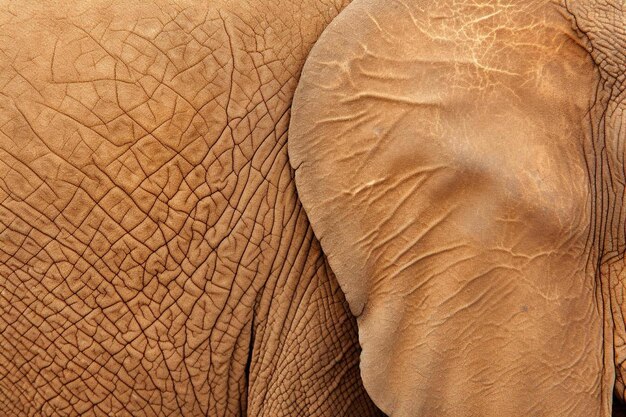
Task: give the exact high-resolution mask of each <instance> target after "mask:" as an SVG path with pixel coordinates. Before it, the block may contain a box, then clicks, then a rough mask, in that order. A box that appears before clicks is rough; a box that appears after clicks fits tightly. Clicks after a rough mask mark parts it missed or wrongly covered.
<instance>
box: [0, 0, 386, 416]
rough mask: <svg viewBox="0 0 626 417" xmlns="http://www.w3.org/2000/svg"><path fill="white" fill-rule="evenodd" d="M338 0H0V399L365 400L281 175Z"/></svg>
mask: <svg viewBox="0 0 626 417" xmlns="http://www.w3.org/2000/svg"><path fill="white" fill-rule="evenodd" d="M346 3H347V2H343V1H341V0H336V1H335V0H306V1H290V0H280V1H261V0H252V1H208V2H184V1H165V0H163V1H161V0H158V1H146V2H121V1H120V2H117V1H111V2H109V1H107V2H104V1H86V2H85V1H75V2H18V3H14V2H11V3H9V2H2V3H1V4H0V416H79V415H80V416H91V415H93V416H103V415H106V416H131V415H132V416H186V417H192V416H207V415H208V416H212V417H219V416H242V415H250V416H376V415H380V412H379V411H378V410H377V409H376V408H375V407H374V406H373V404H372V403H371V401H370V400H369V398H368V397H367V395H366V393H365V391H364V389H363V387H362V385H361V382H360V377H359V369H358V357H359V346H358V341H357V336H356V324H355V322H354V319H353V317H352V316H351V315H350V312H349V310H348V307H347V304H346V302H345V299H344V296H343V294H342V292H341V291H340V289H339V287H338V284H337V283H336V281H335V278H334V276H333V274H332V272H331V271H330V268H329V267H328V265H327V263H326V261H325V258H324V255H323V254H322V252H321V249H320V247H319V244H318V242H317V240H316V239H315V237H314V236H313V232H312V230H311V227H310V225H309V223H308V220H307V218H306V215H305V213H304V211H303V209H302V206H301V205H300V202H299V200H298V198H297V196H296V191H295V184H294V182H293V180H292V178H293V172H292V170H291V168H290V166H289V163H288V160H287V148H286V141H287V127H288V120H289V108H290V104H291V97H292V95H293V92H294V90H295V87H296V84H297V77H298V75H299V72H300V70H301V67H302V65H303V63H304V60H305V57H306V56H307V54H308V51H309V49H310V47H311V46H312V44H313V43H314V41H315V40H316V39H317V37H318V36H319V35H320V33H321V31H322V30H323V29H324V27H325V26H326V25H327V24H328V23H329V22H330V21H331V20H332V19H333V18H334V17H335V16H336V15H337V14H338V13H339V11H340V10H341V9H342V8H343V7H344V6H345V5H346Z"/></svg>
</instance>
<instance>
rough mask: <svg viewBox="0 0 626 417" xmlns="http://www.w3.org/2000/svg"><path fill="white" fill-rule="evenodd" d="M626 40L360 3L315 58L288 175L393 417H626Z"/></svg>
mask: <svg viewBox="0 0 626 417" xmlns="http://www.w3.org/2000/svg"><path fill="white" fill-rule="evenodd" d="M624 28H626V18H625V15H624V7H623V3H619V2H595V1H586V2H585V1H576V2H574V1H571V2H570V1H568V2H567V3H565V4H559V3H556V2H547V1H529V0H524V1H500V2H492V1H476V2H465V1H453V0H444V1H441V2H433V1H407V0H392V1H387V0H355V1H354V2H352V3H351V4H350V5H349V6H348V7H347V8H346V9H345V10H344V11H343V12H342V13H341V14H340V15H339V16H338V17H337V18H336V19H335V20H334V21H333V22H332V23H331V25H329V27H328V28H327V29H326V30H325V32H324V34H323V35H322V36H321V37H320V39H319V40H318V42H317V43H316V45H315V47H314V48H313V50H312V51H311V54H310V56H309V58H308V60H307V63H306V65H305V67H304V70H303V74H302V77H301V79H300V83H299V86H298V90H297V92H296V95H295V98H294V103H293V111H292V119H291V125H290V130H289V134H290V139H289V157H290V162H291V164H292V166H293V167H294V168H295V169H296V184H297V188H298V193H299V196H300V198H301V200H302V202H303V205H304V208H305V210H306V211H307V214H308V215H309V218H310V219H311V224H312V226H313V229H314V231H315V234H316V236H318V238H319V239H320V243H321V246H322V249H323V250H324V252H325V253H326V255H327V257H328V261H329V264H330V266H331V267H332V269H333V271H334V272H335V273H336V275H337V279H338V281H339V283H340V285H341V287H342V289H343V290H344V292H345V293H346V298H347V300H348V302H349V304H350V307H351V309H352V311H353V313H354V314H355V315H357V316H358V326H359V338H360V342H361V346H362V349H363V351H362V356H361V372H362V376H363V381H364V385H365V387H366V389H367V391H368V393H369V394H370V395H371V397H372V399H373V400H374V402H375V403H376V404H377V405H378V406H379V407H380V408H381V410H383V411H384V412H385V413H387V414H388V415H390V416H394V417H396V416H397V417H405V416H421V417H424V416H437V417H446V416H581V417H587V416H610V415H611V413H612V408H613V405H612V402H613V398H612V397H613V392H615V395H616V397H617V399H616V400H615V401H616V405H615V415H622V414H620V413H621V411H619V410H618V408H621V407H622V406H621V405H620V404H619V401H622V400H623V399H624V389H625V388H624V382H623V381H624V380H625V379H624V370H625V369H626V366H625V365H624V360H625V359H626V351H625V345H626V343H625V342H624V341H625V340H626V332H625V331H624V316H625V315H624V310H623V309H624V306H625V305H626V304H625V301H626V300H625V298H624V284H623V283H624V282H625V281H626V280H625V279H624V278H626V277H624V272H623V271H624V256H623V254H624V250H625V239H624V232H625V227H624V226H625V225H624V214H623V211H622V201H623V199H624V184H626V182H625V181H624V172H625V168H624V148H623V144H624V142H625V140H626V120H625V116H624V107H625V104H624V97H625V95H626V85H625V79H624V74H625V73H626V71H625V69H626V59H625V58H624V52H625V51H626V32H625V29H624ZM340 40H342V42H340ZM338 45H340V46H338Z"/></svg>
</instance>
